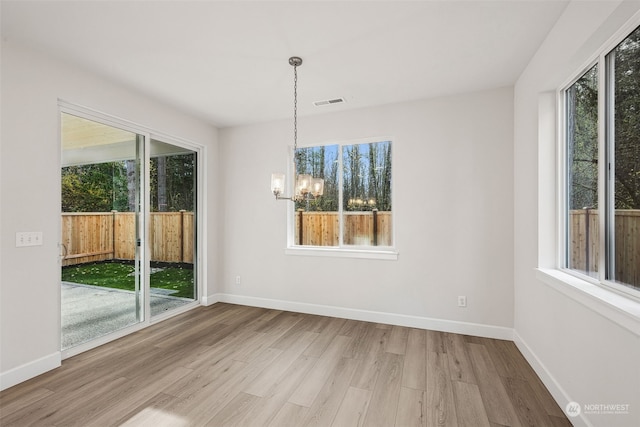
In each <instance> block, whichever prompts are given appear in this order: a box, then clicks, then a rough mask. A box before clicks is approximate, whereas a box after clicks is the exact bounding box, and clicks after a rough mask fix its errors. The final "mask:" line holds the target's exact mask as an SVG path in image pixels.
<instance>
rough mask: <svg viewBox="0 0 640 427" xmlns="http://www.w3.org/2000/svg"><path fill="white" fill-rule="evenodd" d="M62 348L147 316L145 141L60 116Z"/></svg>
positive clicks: (128, 134)
mask: <svg viewBox="0 0 640 427" xmlns="http://www.w3.org/2000/svg"><path fill="white" fill-rule="evenodd" d="M61 132H62V135H61V140H62V170H61V189H62V193H61V201H62V206H61V211H62V213H61V230H62V235H61V245H60V246H61V257H62V262H61V264H62V271H61V296H62V298H61V304H62V306H61V326H62V337H61V348H62V349H63V350H66V349H69V348H71V347H75V346H78V345H80V344H83V343H86V342H88V341H92V340H95V339H98V338H100V337H103V336H105V335H108V334H111V333H113V332H115V331H118V330H121V329H124V328H127V327H130V326H132V325H135V324H137V323H140V322H142V321H143V320H144V318H145V309H144V308H145V303H144V301H145V300H144V296H145V286H144V276H143V272H144V271H145V263H144V258H145V254H144V249H145V248H144V246H143V245H142V244H141V242H143V241H144V231H145V228H144V224H145V221H144V215H143V209H142V207H143V206H142V200H143V197H142V195H143V191H142V189H143V188H144V185H143V184H144V176H145V174H144V164H145V163H144V158H145V156H144V149H145V137H144V136H143V135H140V134H136V133H134V132H130V131H127V130H124V129H120V128H117V127H114V126H109V125H105V124H102V123H98V122H96V121H92V120H88V119H86V118H83V117H78V116H75V115H72V114H67V113H62V115H61Z"/></svg>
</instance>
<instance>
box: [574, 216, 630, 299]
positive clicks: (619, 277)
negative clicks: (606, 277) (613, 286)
mask: <svg viewBox="0 0 640 427" xmlns="http://www.w3.org/2000/svg"><path fill="white" fill-rule="evenodd" d="M615 215H616V217H615V246H616V247H615V267H616V268H615V270H616V271H615V277H616V281H618V282H622V283H626V284H629V285H632V286H636V287H640V210H638V209H618V210H616V213H615ZM599 221H600V218H599V215H598V211H597V210H596V209H580V210H573V211H570V213H569V230H570V238H571V246H570V248H569V252H570V254H569V255H570V267H571V268H573V269H576V270H581V271H584V272H586V273H587V274H589V273H594V272H597V271H598V260H599V259H600V225H599Z"/></svg>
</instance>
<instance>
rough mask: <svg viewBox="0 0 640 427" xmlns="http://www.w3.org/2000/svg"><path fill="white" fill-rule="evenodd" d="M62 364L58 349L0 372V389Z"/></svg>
mask: <svg viewBox="0 0 640 427" xmlns="http://www.w3.org/2000/svg"><path fill="white" fill-rule="evenodd" d="M61 364H62V355H61V354H60V352H59V351H57V352H55V353H52V354H50V355H48V356H45V357H41V358H40V359H38V360H34V361H33V362H29V363H25V364H24V365H22V366H18V367H16V368H13V369H10V370H8V371H7V372H3V373H2V374H0V390H5V389H8V388H9V387H13V386H14V385H16V384H19V383H21V382H23V381H26V380H28V379H30V378H33V377H36V376H38V375H40V374H44V373H45V372H48V371H50V370H52V369H55V368H57V367H59V366H60V365H61Z"/></svg>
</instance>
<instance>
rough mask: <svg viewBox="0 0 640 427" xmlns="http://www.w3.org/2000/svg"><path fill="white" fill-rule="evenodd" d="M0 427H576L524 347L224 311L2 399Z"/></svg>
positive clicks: (151, 332) (102, 351) (170, 324)
mask: <svg viewBox="0 0 640 427" xmlns="http://www.w3.org/2000/svg"><path fill="white" fill-rule="evenodd" d="M0 411H1V412H0V425H2V426H7V427H8V426H19V427H23V426H31V425H32V426H65V427H67V426H83V427H84V426H101V427H102V426H135V427H138V426H152V427H161V426H171V427H183V426H225V427H226V426H277V427H281V426H282V427H286V426H292V427H299V426H309V425H312V426H339V427H342V426H385V427H388V426H394V425H395V426H402V427H405V426H406V427H410V426H423V427H426V426H473V427H479V426H490V427H499V426H536V427H541V426H563V425H564V426H570V425H571V423H570V422H569V420H568V419H567V418H566V417H565V415H564V414H563V412H562V410H561V409H560V408H559V407H558V405H557V404H556V403H555V401H554V400H553V398H552V397H551V395H550V394H549V392H548V391H547V390H546V389H545V387H544V385H543V384H542V382H541V381H540V379H539V378H538V377H537V376H536V374H535V373H534V371H533V370H532V369H531V367H530V366H529V365H528V364H527V362H526V361H525V359H524V358H523V357H522V355H521V354H520V353H519V351H518V350H517V348H516V347H515V345H514V344H513V343H512V342H509V341H501V340H494V339H487V338H478V337H471V336H464V335H456V334H450V333H443V332H436V331H425V330H421V329H413V328H404V327H399V326H389V325H382V324H375V323H368V322H358V321H354V320H345V319H337V318H330V317H323V316H314V315H307V314H299V313H291V312H285V311H279V310H268V309H263V308H254V307H244V306H238V305H232V304H221V303H219V304H214V305H212V306H210V307H199V308H197V309H194V310H192V311H189V312H188V313H184V314H182V315H179V316H176V317H174V318H171V319H169V320H166V321H164V322H161V323H158V324H156V325H153V326H151V327H149V328H146V329H144V330H142V331H139V332H137V333H134V334H132V335H129V336H127V337H125V338H122V339H119V340H117V341H114V342H112V343H109V344H106V345H104V346H101V347H98V348H96V349H93V350H91V351H88V352H85V353H83V354H80V355H78V356H75V357H72V358H70V359H67V360H65V361H64V362H63V364H62V366H61V367H60V368H58V369H56V370H54V371H51V372H48V373H46V374H44V375H41V376H39V377H37V378H34V379H32V380H29V381H27V382H25V383H22V384H19V385H17V386H15V387H12V388H10V389H8V390H5V391H3V392H1V393H0Z"/></svg>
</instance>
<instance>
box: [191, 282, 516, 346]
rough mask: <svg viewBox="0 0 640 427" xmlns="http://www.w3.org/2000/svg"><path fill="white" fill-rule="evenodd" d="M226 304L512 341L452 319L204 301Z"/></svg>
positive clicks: (497, 331) (270, 302)
mask: <svg viewBox="0 0 640 427" xmlns="http://www.w3.org/2000/svg"><path fill="white" fill-rule="evenodd" d="M203 300H204V298H203ZM215 302H227V303H230V304H240V305H247V306H251V307H262V308H271V309H276V310H286V311H294V312H297V313H307V314H317V315H321V316H329V317H340V318H343V319H352V320H362V321H366V322H376V323H386V324H390V325H398V326H407V327H411V328H420V329H431V330H435V331H442V332H452V333H456V334H465V335H474V336H479V337H486V338H496V339H502V340H510V341H512V340H513V329H511V328H506V327H502V326H491V325H482V324H479V323H470V322H459V321H455V320H443V319H434V318H430V317H420V316H411V315H407V314H395V313H385V312H381V311H370V310H359V309H353V308H344V307H335V306H330V305H319V304H309V303H304V302H294V301H284V300H275V299H268V298H257V297H248V296H243V295H233V294H214V295H210V296H209V298H208V299H207V304H204V302H203V304H204V305H210V304H213V303H215Z"/></svg>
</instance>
